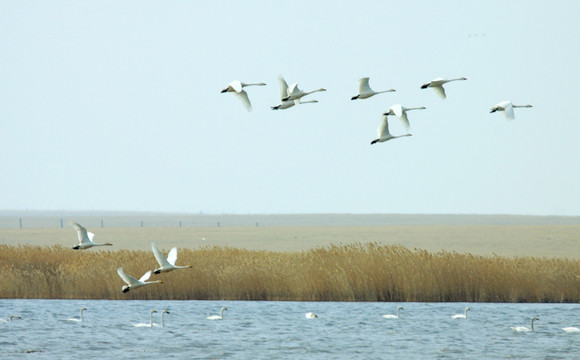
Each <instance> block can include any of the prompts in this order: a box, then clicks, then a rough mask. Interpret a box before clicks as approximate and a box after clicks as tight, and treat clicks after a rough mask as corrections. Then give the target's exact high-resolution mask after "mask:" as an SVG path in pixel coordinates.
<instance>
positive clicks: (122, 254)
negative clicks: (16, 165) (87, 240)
mask: <svg viewBox="0 0 580 360" xmlns="http://www.w3.org/2000/svg"><path fill="white" fill-rule="evenodd" d="M164 252H165V253H166V250H165V251H164ZM177 263H178V264H182V265H185V264H190V265H193V268H192V269H185V270H178V271H174V272H171V273H166V274H162V275H152V277H153V278H158V279H161V280H163V282H164V283H163V284H156V285H151V286H147V287H144V288H141V289H136V290H133V291H130V292H128V293H127V294H122V293H121V287H122V285H124V283H123V281H122V280H121V278H119V276H118V275H117V272H116V269H117V268H118V267H120V266H123V268H124V270H125V271H126V272H127V273H128V274H131V275H133V276H134V277H136V278H139V277H141V275H143V274H144V273H145V272H146V271H148V270H151V269H154V268H155V267H157V263H156V262H155V259H154V257H153V254H152V253H151V252H148V251H129V250H119V251H102V250H98V251H95V250H89V251H74V250H70V249H68V248H64V247H62V246H52V247H37V246H18V247H15V246H8V245H0V297H1V298H42V299H55V298H59V299H87V298H90V299H177V300H185V299H200V300H201V299H204V300H206V299H207V300H210V299H214V300H215V299H230V300H294V301H397V302H401V301H419V302H453V301H462V302H580V261H579V260H571V259H543V258H533V257H525V258H519V257H516V258H505V257H500V256H474V255H469V254H458V253H455V252H437V253H429V252H427V251H424V250H417V249H415V250H410V249H407V248H404V247H402V246H397V245H395V246H382V245H378V244H375V243H368V244H355V245H344V246H330V247H326V248H316V249H313V250H309V251H304V252H293V253H288V252H268V251H250V250H242V249H235V248H229V247H211V248H210V247H206V248H201V249H196V250H190V249H180V252H179V259H178V262H177Z"/></svg>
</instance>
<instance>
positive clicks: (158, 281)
mask: <svg viewBox="0 0 580 360" xmlns="http://www.w3.org/2000/svg"><path fill="white" fill-rule="evenodd" d="M162 282H163V281H162V280H154V281H145V282H144V283H145V284H147V285H149V284H161V283H162Z"/></svg>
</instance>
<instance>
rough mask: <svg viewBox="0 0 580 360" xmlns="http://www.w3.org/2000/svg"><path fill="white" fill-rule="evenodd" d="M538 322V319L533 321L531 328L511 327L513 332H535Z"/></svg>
mask: <svg viewBox="0 0 580 360" xmlns="http://www.w3.org/2000/svg"><path fill="white" fill-rule="evenodd" d="M536 320H540V319H538V318H537V317H535V318H533V319H532V326H531V328H529V329H528V328H527V327H525V326H510V327H511V328H512V330H513V331H517V332H526V331H534V321H536Z"/></svg>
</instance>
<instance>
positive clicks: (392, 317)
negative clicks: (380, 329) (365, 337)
mask: <svg viewBox="0 0 580 360" xmlns="http://www.w3.org/2000/svg"><path fill="white" fill-rule="evenodd" d="M401 310H403V307H402V306H399V307H397V315H393V314H387V315H383V317H384V318H385V319H398V318H399V312H400V311H401Z"/></svg>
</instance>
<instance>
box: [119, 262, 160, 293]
mask: <svg viewBox="0 0 580 360" xmlns="http://www.w3.org/2000/svg"><path fill="white" fill-rule="evenodd" d="M117 273H118V274H119V276H120V277H121V279H123V281H124V282H126V283H127V285H123V288H122V290H123V292H124V293H126V292H127V291H129V290H131V289H138V288H140V287H143V286H146V285H151V284H162V283H163V281H161V280H155V281H147V280H149V278H150V277H151V270H149V271H147V272H146V273H145V274H144V275H143V276H141V279H139V280H137V279H135V278H134V277H132V276H131V275H128V274H126V273H125V272H124V271H123V268H122V267H120V268H118V269H117Z"/></svg>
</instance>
